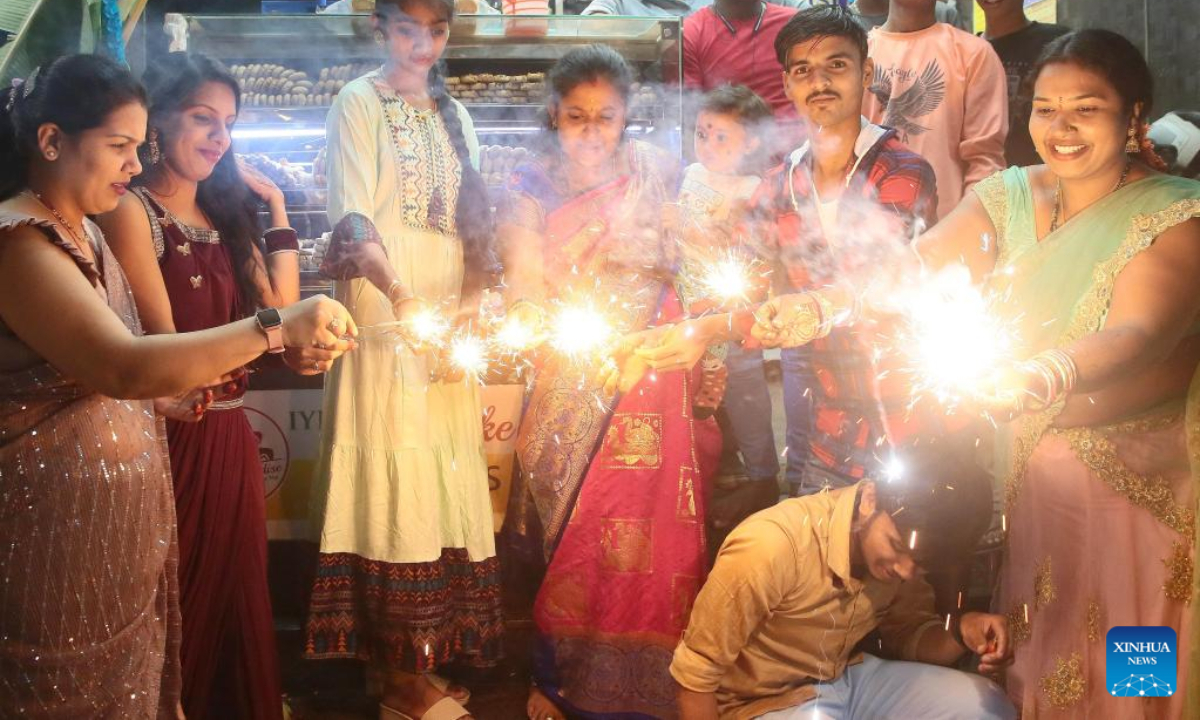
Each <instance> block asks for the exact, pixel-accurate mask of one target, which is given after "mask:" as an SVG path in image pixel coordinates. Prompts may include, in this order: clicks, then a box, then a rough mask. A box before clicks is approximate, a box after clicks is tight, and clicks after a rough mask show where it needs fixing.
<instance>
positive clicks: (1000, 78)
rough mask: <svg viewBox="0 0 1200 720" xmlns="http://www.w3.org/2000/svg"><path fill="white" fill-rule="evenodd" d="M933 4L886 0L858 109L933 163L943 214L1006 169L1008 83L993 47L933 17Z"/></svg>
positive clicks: (873, 33)
mask: <svg viewBox="0 0 1200 720" xmlns="http://www.w3.org/2000/svg"><path fill="white" fill-rule="evenodd" d="M934 5H935V0H891V4H890V6H889V8H888V19H887V22H885V23H884V24H883V25H882V26H880V27H879V28H877V29H876V30H873V31H871V34H870V36H869V39H868V44H869V47H870V53H871V59H872V60H873V61H875V77H874V79H873V81H872V82H871V86H870V88H868V90H867V92H866V94H865V102H864V103H863V113H864V114H865V115H866V117H867V119H869V120H870V121H871V122H874V123H876V124H879V125H883V126H886V127H891V128H895V129H896V131H897V132H898V133H899V139H900V141H901V142H902V143H904V144H905V145H907V146H908V147H909V148H910V149H912V150H913V151H915V152H917V153H918V154H920V155H921V156H922V157H924V158H925V160H926V161H927V162H929V164H930V165H932V166H933V172H934V174H935V175H936V176H937V187H938V218H939V219H940V218H943V217H945V216H946V214H947V213H949V212H950V211H951V210H953V209H954V208H955V207H956V206H957V205H958V203H959V201H960V200H962V198H963V195H964V194H965V193H966V191H967V189H968V188H970V187H971V186H972V185H974V184H975V183H977V182H979V181H980V180H982V179H984V178H985V177H987V176H988V175H991V174H992V173H994V172H996V171H997V170H1002V169H1004V167H1005V163H1004V140H1005V138H1006V136H1007V135H1008V82H1007V80H1006V78H1005V74H1004V66H1003V65H1002V64H1001V63H1000V58H999V57H997V55H996V52H995V50H993V49H992V47H991V45H990V44H989V43H988V42H987V41H986V40H984V39H983V38H979V37H975V36H974V35H972V34H971V33H968V32H963V31H962V30H959V29H958V28H956V27H953V26H952V25H947V24H946V23H939V22H937V18H936V16H935V13H934Z"/></svg>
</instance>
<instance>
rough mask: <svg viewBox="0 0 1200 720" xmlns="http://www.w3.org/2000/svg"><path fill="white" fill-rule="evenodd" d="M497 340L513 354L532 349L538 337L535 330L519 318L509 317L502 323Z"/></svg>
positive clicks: (496, 336)
mask: <svg viewBox="0 0 1200 720" xmlns="http://www.w3.org/2000/svg"><path fill="white" fill-rule="evenodd" d="M495 339H496V343H497V344H498V345H500V347H502V348H505V349H507V350H509V351H512V352H520V351H522V350H526V349H528V348H530V347H532V346H533V345H534V343H535V342H536V340H537V336H536V334H535V333H534V331H533V328H531V327H529V326H528V325H526V324H525V323H523V322H521V320H520V319H519V318H515V317H509V318H505V320H504V322H503V323H501V325H500V329H499V330H498V331H497V332H496V335H495Z"/></svg>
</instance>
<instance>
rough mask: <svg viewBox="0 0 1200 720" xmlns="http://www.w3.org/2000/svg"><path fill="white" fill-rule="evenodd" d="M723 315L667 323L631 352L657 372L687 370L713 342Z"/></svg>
mask: <svg viewBox="0 0 1200 720" xmlns="http://www.w3.org/2000/svg"><path fill="white" fill-rule="evenodd" d="M724 317H727V316H723V315H722V316H716V315H710V316H708V317H705V318H689V319H687V320H684V321H683V322H680V323H677V324H675V325H673V326H670V327H669V328H667V329H666V331H665V332H661V333H659V334H658V335H656V336H653V338H651V337H647V338H645V339H643V341H642V342H641V343H639V344H638V346H637V347H636V349H634V351H633V352H634V354H635V355H636V356H637V357H639V358H641V359H642V360H643V361H644V362H645V363H646V365H648V366H650V367H651V368H653V369H655V370H658V371H661V372H670V371H672V370H690V369H691V368H692V367H693V366H694V365H695V364H696V363H697V362H699V361H700V358H701V357H703V356H704V351H705V350H707V349H708V346H709V345H710V344H712V343H713V341H714V338H715V332H714V330H716V329H717V326H719V325H720V324H721V323H722V318H724ZM651 340H653V341H652V342H651Z"/></svg>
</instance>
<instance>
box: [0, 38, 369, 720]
mask: <svg viewBox="0 0 1200 720" xmlns="http://www.w3.org/2000/svg"><path fill="white" fill-rule="evenodd" d="M145 135H146V97H145V93H144V91H143V90H142V88H141V86H139V85H138V84H137V82H136V81H135V80H134V79H133V77H132V76H131V75H130V74H129V72H128V71H127V70H126V69H124V68H123V67H121V66H119V65H118V64H117V63H115V62H114V61H112V60H110V59H108V58H104V57H98V56H89V55H72V56H69V57H65V58H62V59H59V60H57V61H55V62H54V63H53V64H51V65H49V66H47V67H45V68H43V69H42V70H41V71H39V72H38V73H36V75H35V76H34V77H31V78H30V79H28V80H27V81H26V82H25V83H24V84H23V85H21V86H20V87H14V88H5V89H4V90H3V91H0V167H2V168H4V172H3V173H0V548H3V551H0V717H6V718H7V717H27V718H72V719H74V718H103V719H105V720H109V719H112V720H118V719H119V720H126V719H127V718H137V719H142V718H152V717H156V716H158V717H178V716H181V708H180V705H179V697H180V673H179V638H180V617H179V604H178V585H177V582H176V570H177V558H178V556H177V554H176V532H175V505H174V502H173V497H172V493H171V478H170V475H169V474H168V467H169V466H168V464H167V457H166V443H165V434H164V433H163V432H161V430H162V428H161V425H159V424H158V423H157V422H156V418H155V414H154V411H155V408H156V407H157V408H161V409H166V410H167V411H169V412H171V413H172V414H173V415H181V414H185V413H184V411H185V409H190V408H192V407H193V406H195V407H198V408H199V409H201V410H203V408H204V406H205V403H206V402H207V401H210V400H211V396H212V391H211V390H210V389H207V388H208V387H210V386H212V385H217V384H221V383H222V382H227V381H228V380H229V376H225V377H224V378H221V377H220V376H221V375H222V374H224V373H229V372H231V371H232V370H234V369H235V368H239V367H241V366H242V365H245V364H246V363H248V362H250V361H252V360H255V359H256V358H258V357H259V356H260V355H262V354H263V353H264V352H266V351H268V349H272V350H279V351H282V350H283V349H284V347H285V345H286V346H287V347H289V348H305V350H303V351H297V354H298V355H302V354H304V353H310V352H311V349H313V344H314V343H324V344H325V345H326V347H327V348H328V350H327V351H322V353H324V352H328V353H329V354H331V355H332V356H334V357H336V356H337V355H339V354H340V353H341V352H343V351H344V350H345V349H346V348H347V347H348V346H349V344H348V343H347V342H346V341H344V340H342V339H340V338H339V335H340V334H341V333H342V332H343V331H347V332H350V333H356V329H355V327H354V324H353V321H352V320H350V318H349V314H348V313H347V312H346V310H345V308H343V307H342V306H340V305H338V304H337V303H335V302H333V301H331V300H329V299H327V298H323V297H316V298H312V299H310V300H306V301H304V302H301V303H297V304H295V305H292V306H291V307H288V308H283V309H282V310H280V311H278V313H277V314H276V313H275V312H274V311H273V312H272V313H271V317H270V318H269V320H270V322H260V321H259V320H257V319H255V318H246V319H243V320H240V321H238V322H234V323H229V324H225V325H221V326H219V327H214V328H209V329H206V330H202V331H199V332H191V333H180V334H178V335H163V336H154V337H143V336H142V328H141V322H140V320H139V318H138V313H137V308H136V307H135V306H134V301H133V293H132V292H131V290H130V288H129V285H128V282H127V281H126V277H125V274H124V272H123V271H122V268H121V265H120V264H119V263H118V262H117V259H116V256H115V255H114V253H113V252H112V251H111V250H110V248H109V246H108V244H107V243H106V242H105V240H104V235H103V234H102V233H101V232H100V230H99V228H98V227H97V226H96V225H95V224H94V223H92V222H91V221H89V220H87V218H86V216H87V215H89V214H99V213H104V212H109V211H111V210H113V209H114V208H115V207H116V206H117V203H118V201H119V199H120V197H121V196H122V195H124V194H125V193H126V192H127V188H128V184H129V181H130V179H131V178H132V177H133V176H134V175H136V174H137V173H138V172H139V171H140V170H141V166H140V164H139V162H138V159H137V146H138V145H139V144H140V143H141V142H142V141H143V140H144V139H145ZM277 322H278V323H279V324H276V323H277ZM311 359H312V358H311V356H310V357H309V360H311ZM195 388H201V389H200V390H193V389H195ZM177 393H178V395H176V394H177ZM153 398H161V399H160V400H154V401H153V402H152V399H153ZM193 403H196V405H193Z"/></svg>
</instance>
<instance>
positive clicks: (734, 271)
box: [700, 253, 753, 304]
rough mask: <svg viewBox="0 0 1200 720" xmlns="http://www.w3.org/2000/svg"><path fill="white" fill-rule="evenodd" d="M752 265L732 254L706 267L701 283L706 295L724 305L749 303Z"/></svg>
mask: <svg viewBox="0 0 1200 720" xmlns="http://www.w3.org/2000/svg"><path fill="white" fill-rule="evenodd" d="M750 277H751V268H750V265H749V264H748V263H747V262H746V261H744V260H742V259H741V258H738V257H736V256H735V255H733V254H732V253H730V254H728V255H726V256H724V257H722V258H720V259H718V260H716V261H715V262H713V263H711V264H709V265H708V266H706V267H705V270H704V275H703V277H701V278H700V283H701V285H702V286H703V287H704V290H705V294H707V295H708V296H709V297H711V298H713V299H715V300H719V301H721V303H722V304H729V303H734V302H738V301H740V302H749V300H750V291H751V290H752V289H753V283H752V282H751V279H750Z"/></svg>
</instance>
